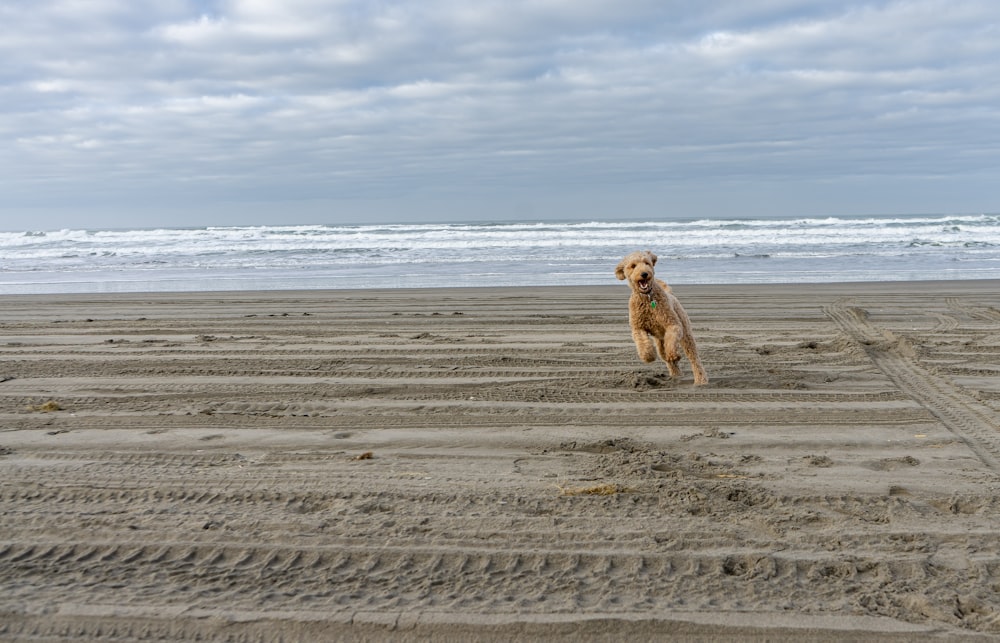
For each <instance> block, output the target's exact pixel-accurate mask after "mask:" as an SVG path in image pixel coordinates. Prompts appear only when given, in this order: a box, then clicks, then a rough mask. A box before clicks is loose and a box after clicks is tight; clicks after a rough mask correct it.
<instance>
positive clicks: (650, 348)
mask: <svg viewBox="0 0 1000 643" xmlns="http://www.w3.org/2000/svg"><path fill="white" fill-rule="evenodd" d="M632 340H633V341H635V350H636V351H638V352H639V359H641V360H642V361H644V362H647V363H649V362H655V361H656V347H655V346H654V345H653V342H652V341H651V340H650V339H649V334H647V333H646V331H644V330H642V329H641V328H633V329H632Z"/></svg>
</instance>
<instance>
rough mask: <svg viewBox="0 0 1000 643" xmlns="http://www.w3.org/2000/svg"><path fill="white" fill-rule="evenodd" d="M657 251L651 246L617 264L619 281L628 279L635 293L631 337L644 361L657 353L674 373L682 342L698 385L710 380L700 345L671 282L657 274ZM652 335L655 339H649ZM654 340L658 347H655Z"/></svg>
mask: <svg viewBox="0 0 1000 643" xmlns="http://www.w3.org/2000/svg"><path fill="white" fill-rule="evenodd" d="M655 265H656V255H654V254H653V253H652V252H650V251H649V250H646V251H644V252H633V253H631V254H629V255H626V256H625V258H624V259H622V260H621V262H620V263H619V264H618V266H617V267H616V268H615V276H616V277H618V279H619V280H620V281H625V280H627V281H628V285H629V287H630V288H631V289H632V296H631V297H630V298H629V300H628V320H629V325H630V326H631V327H632V339H633V340H634V341H635V348H636V350H637V351H638V352H639V359H641V360H642V361H644V362H647V363H648V362H653V361H656V353H657V352H659V353H660V357H662V358H663V361H665V362H666V363H667V367H668V368H669V369H670V376H671V377H680V374H681V369H680V368H678V366H677V362H679V361H680V359H681V356H680V353H679V352H678V348H677V345H678V344H680V346H681V348H683V349H684V353H685V354H686V355H687V358H688V361H689V362H691V370H692V371H694V383H695V384H696V385H699V386H700V385H702V384H708V376H706V375H705V369H704V368H703V367H702V365H701V359H700V358H699V357H698V345H697V344H696V343H695V341H694V334H692V333H691V320H690V319H688V316H687V313H686V312H684V308H683V307H682V306H681V302H680V301H678V299H677V297H675V296H674V295H673V293H671V292H670V286H668V285H667V284H666V283H664V282H663V281H660V280H659V279H656V278H655V276H654V271H653V266H655ZM650 337H652V339H650ZM654 343H655V347H654Z"/></svg>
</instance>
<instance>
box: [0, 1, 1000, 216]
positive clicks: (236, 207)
mask: <svg viewBox="0 0 1000 643" xmlns="http://www.w3.org/2000/svg"><path fill="white" fill-rule="evenodd" d="M0 60H2V61H3V62H2V63H0V137H2V141H3V143H2V145H0V229H5V230H22V229H23V230H48V229H59V228H101V227H116V228H133V227H161V226H185V227H186V226H202V225H267V224H293V223H303V224H305V223H332V224H340V223H367V222H380V223H381V222H402V223H406V222H421V221H427V222H443V221H505V220H545V219H558V220H580V219H585V220H589V219H602V220H614V219H637V220H657V219H664V218H682V219H686V218H716V217H717V218H741V217H800V216H801V217H805V216H809V217H811V216H856V215H881V214H952V213H980V212H998V211H1000V3H998V2H996V1H995V0H899V1H892V2H817V1H812V2H808V1H796V0H714V1H712V2H705V1H704V0H608V1H604V0H534V1H525V0H476V1H475V2H469V1H467V0H419V1H413V2H399V1H396V0H360V1H356V0H197V1H196V0H146V1H142V2H136V1H135V0H14V1H12V2H3V3H2V4H0Z"/></svg>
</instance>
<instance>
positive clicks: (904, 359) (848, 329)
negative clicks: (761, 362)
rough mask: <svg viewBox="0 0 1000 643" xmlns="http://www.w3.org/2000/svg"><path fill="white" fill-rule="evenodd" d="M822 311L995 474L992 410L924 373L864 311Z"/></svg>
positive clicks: (998, 465) (999, 456)
mask: <svg viewBox="0 0 1000 643" xmlns="http://www.w3.org/2000/svg"><path fill="white" fill-rule="evenodd" d="M823 310H824V312H825V313H826V314H827V315H828V316H829V317H830V318H831V319H832V320H833V321H834V322H835V323H836V324H837V325H838V326H839V327H840V328H841V330H842V331H844V332H845V333H846V334H847V335H848V336H849V337H850V338H851V339H852V340H853V341H855V342H857V343H858V344H860V345H861V348H863V349H864V351H865V352H866V353H867V354H868V356H869V357H870V358H871V360H872V362H874V363H875V365H876V366H877V367H878V368H879V370H881V371H882V372H883V373H885V375H886V376H887V377H888V378H889V379H891V380H892V381H893V382H894V383H895V384H896V385H897V386H898V387H899V388H900V389H901V390H902V391H903V392H904V393H906V394H907V395H909V396H910V397H911V398H913V399H914V400H915V401H916V402H918V403H919V404H920V405H921V406H923V407H924V408H925V409H927V410H928V411H929V412H930V413H931V414H932V415H934V417H936V418H937V419H938V420H940V421H941V423H942V424H943V425H944V426H945V428H947V429H948V430H949V431H951V432H952V433H954V434H955V435H957V436H958V437H959V438H961V439H962V441H964V442H965V443H966V444H967V445H968V446H969V448H970V449H972V451H973V452H974V453H975V454H976V455H977V456H978V457H979V459H980V460H982V462H983V464H985V465H986V466H987V467H989V468H990V469H992V470H994V471H1000V424H998V422H997V420H996V418H995V413H994V412H993V410H992V409H990V408H989V407H987V406H985V405H983V404H981V403H980V402H979V401H978V400H976V399H975V398H973V397H971V396H970V395H968V394H966V393H965V392H963V391H962V390H961V389H960V388H958V387H957V386H955V385H954V384H952V383H951V382H950V381H948V379H947V378H945V377H943V376H941V375H938V374H935V373H932V372H931V371H929V370H927V369H926V368H925V367H923V366H922V365H921V364H920V363H919V361H918V360H917V359H916V355H915V353H914V350H913V347H912V346H911V345H910V343H909V342H908V341H907V340H906V339H905V338H903V337H898V336H896V335H894V334H893V333H892V332H890V331H886V330H882V329H879V328H878V327H876V326H874V325H873V324H871V323H870V322H869V321H868V311H866V310H865V309H863V308H858V307H856V306H848V305H846V302H844V301H839V302H837V303H835V304H833V305H831V306H825V307H824V309H823Z"/></svg>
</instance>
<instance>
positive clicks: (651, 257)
mask: <svg viewBox="0 0 1000 643" xmlns="http://www.w3.org/2000/svg"><path fill="white" fill-rule="evenodd" d="M646 256H647V257H649V265H651V266H655V265H656V255H654V254H653V252H652V250H647V251H646Z"/></svg>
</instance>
